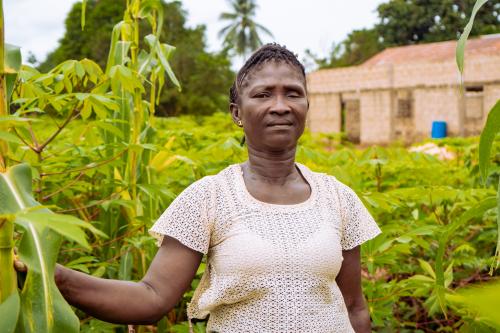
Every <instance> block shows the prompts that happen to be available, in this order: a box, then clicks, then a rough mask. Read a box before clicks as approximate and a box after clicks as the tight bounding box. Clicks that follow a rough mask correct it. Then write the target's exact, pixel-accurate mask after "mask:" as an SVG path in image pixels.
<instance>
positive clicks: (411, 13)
mask: <svg viewBox="0 0 500 333" xmlns="http://www.w3.org/2000/svg"><path fill="white" fill-rule="evenodd" d="M475 2H476V1H475V0H391V1H389V2H387V3H383V4H381V5H379V6H378V8H377V12H378V17H379V23H378V24H377V25H376V30H377V32H378V33H379V34H380V36H381V37H382V39H383V43H384V46H385V47H389V46H399V45H408V44H418V43H428V42H439V41H445V40H453V39H457V38H458V37H459V35H460V31H459V30H460V28H459V27H464V26H465V25H466V24H467V21H468V17H470V15H471V12H472V8H473V7H474V3H475ZM497 32H500V2H498V1H488V2H486V3H485V4H484V6H483V8H481V15H478V16H477V17H476V21H475V22H474V27H473V28H472V31H471V36H477V35H484V34H491V33H497Z"/></svg>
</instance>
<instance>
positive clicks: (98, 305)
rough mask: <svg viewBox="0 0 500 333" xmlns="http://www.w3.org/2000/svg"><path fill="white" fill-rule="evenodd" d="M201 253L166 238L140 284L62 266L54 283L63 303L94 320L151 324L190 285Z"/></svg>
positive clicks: (58, 266) (163, 313)
mask: <svg viewBox="0 0 500 333" xmlns="http://www.w3.org/2000/svg"><path fill="white" fill-rule="evenodd" d="M201 258H202V254H201V253H199V252H196V251H195V250H192V249H190V248H188V247H187V246H185V245H183V244H181V243H180V242H179V241H177V240H176V239H174V238H171V237H167V236H166V237H165V238H164V240H163V244H162V246H161V247H160V249H159V250H158V252H157V254H156V256H155V258H154V259H153V262H152V263H151V266H150V267H149V269H148V271H147V273H146V275H145V276H144V278H143V279H142V280H141V281H139V282H132V281H120V280H111V279H102V278H97V277H94V276H90V275H87V274H85V273H81V272H78V271H74V270H72V269H69V268H66V267H64V266H61V265H57V266H56V270H55V274H54V275H55V280H56V284H57V287H58V288H59V290H60V291H61V294H62V295H63V296H64V298H65V299H66V301H67V302H68V303H69V304H71V305H73V306H75V307H77V308H79V309H81V310H83V311H85V312H86V313H88V314H90V315H92V316H94V317H95V318H97V319H100V320H103V321H108V322H112V323H118V324H153V323H155V322H157V321H158V320H160V319H161V318H162V317H163V316H164V315H165V314H166V313H167V312H168V311H170V309H172V308H173V307H174V306H175V305H176V304H177V303H178V302H179V300H180V298H181V297H182V295H183V294H184V292H185V291H186V290H187V289H188V288H189V286H190V285H191V281H192V280H193V278H194V276H195V274H196V271H197V269H198V266H199V265H200V261H201Z"/></svg>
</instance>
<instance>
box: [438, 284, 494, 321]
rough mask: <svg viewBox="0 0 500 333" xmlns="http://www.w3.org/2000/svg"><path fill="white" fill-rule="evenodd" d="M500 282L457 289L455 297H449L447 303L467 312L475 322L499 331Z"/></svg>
mask: <svg viewBox="0 0 500 333" xmlns="http://www.w3.org/2000/svg"><path fill="white" fill-rule="evenodd" d="M499 295H500V280H495V281H492V282H488V283H480V284H477V285H474V286H471V287H467V288H463V289H459V290H458V292H457V293H456V294H455V295H449V296H447V298H448V299H449V301H451V302H453V303H455V304H457V305H459V306H461V307H462V308H464V309H466V310H468V311H469V312H470V313H471V314H472V315H473V316H474V317H475V318H476V320H477V321H481V322H484V323H486V324H488V325H490V326H492V327H494V328H496V329H498V330H500V316H499V315H498V309H500V297H499Z"/></svg>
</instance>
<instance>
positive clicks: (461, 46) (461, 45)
mask: <svg viewBox="0 0 500 333" xmlns="http://www.w3.org/2000/svg"><path fill="white" fill-rule="evenodd" d="M487 1H488V0H477V1H476V4H475V5H474V8H472V14H471V16H470V19H469V22H468V23H467V25H466V26H465V28H464V32H463V33H462V35H461V36H460V39H459V40H458V43H457V49H456V60H457V66H458V70H459V71H460V74H463V73H464V53H465V43H466V42H467V38H469V34H470V32H471V30H472V26H473V24H474V18H475V17H476V14H477V12H478V11H479V9H480V8H481V7H482V6H483V5H484V4H485V3H486V2H487Z"/></svg>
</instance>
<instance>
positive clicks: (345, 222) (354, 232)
mask: <svg viewBox="0 0 500 333" xmlns="http://www.w3.org/2000/svg"><path fill="white" fill-rule="evenodd" d="M334 183H335V185H336V187H337V193H338V198H339V204H340V213H341V216H342V229H341V232H342V238H341V241H340V243H341V245H342V250H350V249H352V248H355V247H356V246H358V245H361V244H363V243H364V242H366V241H367V240H370V239H372V238H375V237H376V236H377V235H378V234H380V233H381V231H380V228H379V227H378V225H377V223H376V222H375V220H374V219H373V217H372V216H371V214H370V212H368V209H366V207H365V205H363V202H361V199H360V198H359V197H358V195H357V194H356V193H355V192H354V191H353V190H352V189H351V188H350V187H348V186H347V185H344V184H343V183H341V182H339V181H338V180H335V182H334Z"/></svg>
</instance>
